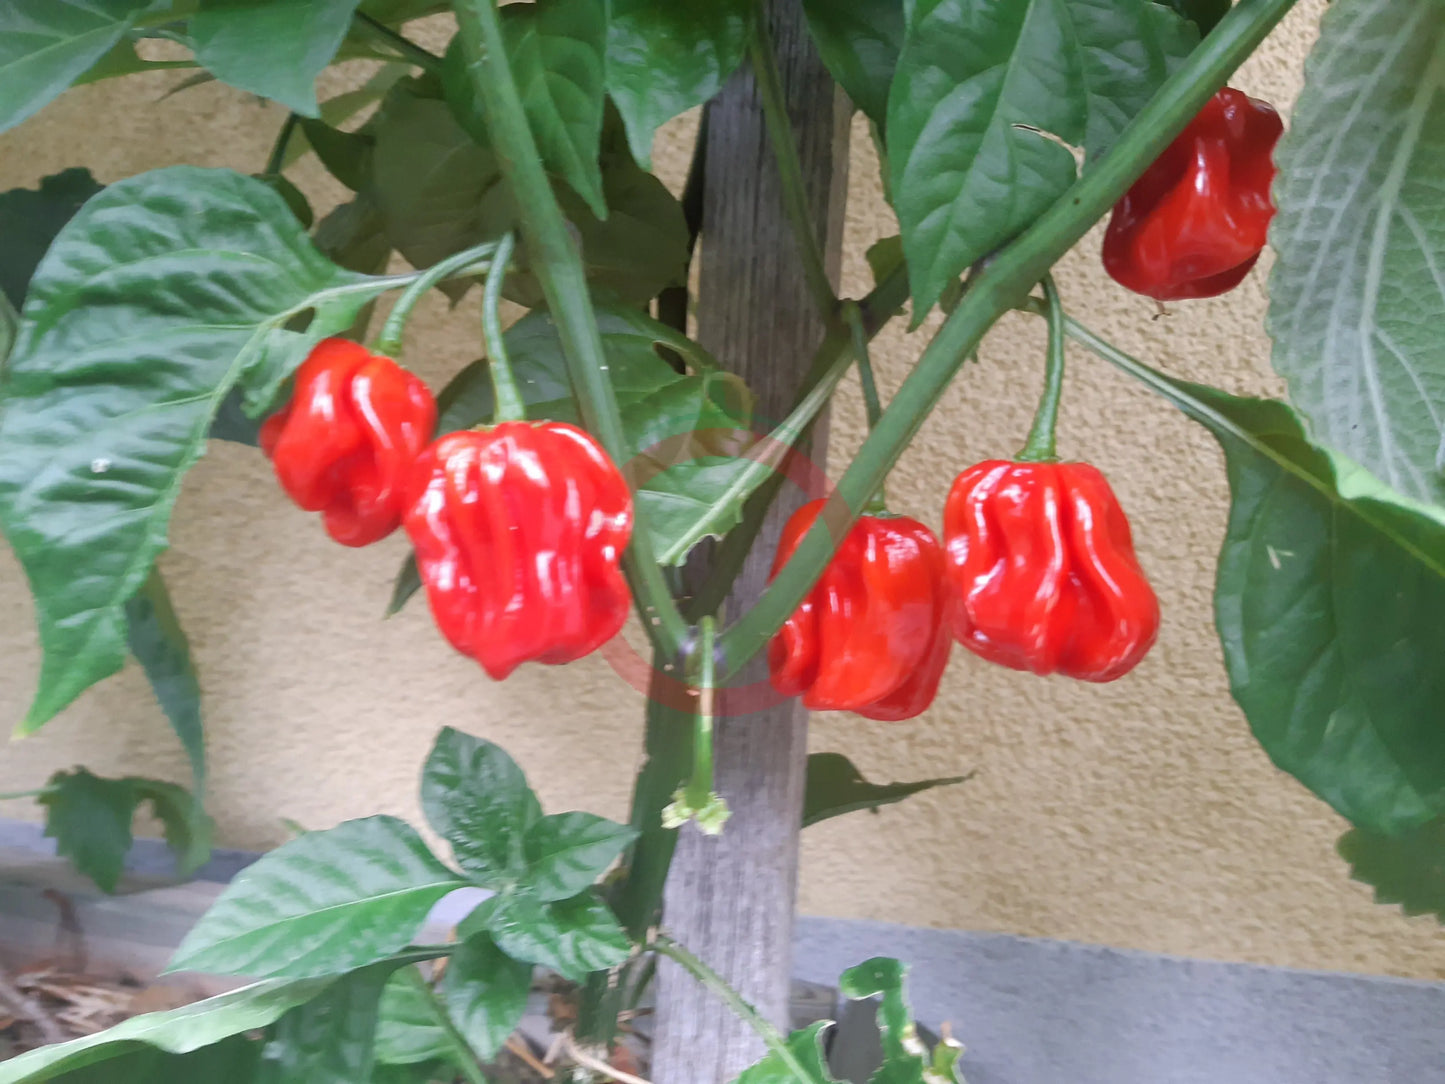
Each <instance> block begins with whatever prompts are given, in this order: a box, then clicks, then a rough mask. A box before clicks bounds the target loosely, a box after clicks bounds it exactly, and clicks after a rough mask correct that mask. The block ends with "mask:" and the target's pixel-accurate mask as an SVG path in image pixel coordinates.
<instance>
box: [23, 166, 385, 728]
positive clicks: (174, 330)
mask: <svg viewBox="0 0 1445 1084" xmlns="http://www.w3.org/2000/svg"><path fill="white" fill-rule="evenodd" d="M390 285H392V283H391V282H389V281H387V280H384V279H365V278H363V277H362V276H359V275H355V274H352V273H350V272H347V271H343V270H342V269H340V268H338V267H337V266H336V265H334V264H332V263H331V262H330V261H328V260H326V259H325V258H323V257H322V256H321V255H320V254H319V253H318V252H317V251H316V249H315V248H314V247H312V245H311V242H310V240H309V239H308V238H307V237H306V235H305V234H304V233H303V232H302V231H301V229H300V227H299V225H298V224H297V222H296V219H295V217H294V216H293V215H292V214H291V212H290V211H289V210H288V209H287V207H286V204H285V202H284V201H283V200H282V199H281V197H280V196H278V195H277V194H276V193H275V192H273V191H272V190H271V189H270V188H268V187H267V186H266V185H264V184H262V183H261V182H260V181H257V180H254V179H252V178H250V177H244V176H242V175H240V174H238V173H232V172H230V171H227V170H206V169H195V168H192V167H189V166H177V167H173V168H170V169H162V170H156V171H154V172H151V173H143V174H141V175H140V176H137V177H131V178H129V179H127V180H124V181H121V182H119V183H118V184H114V185H111V186H110V187H109V188H107V189H106V190H105V191H104V192H102V193H100V194H99V195H98V196H96V197H95V198H94V199H92V200H91V201H90V202H89V203H87V204H86V205H85V207H84V208H82V209H81V211H80V213H79V214H77V215H76V216H75V218H73V219H72V220H71V221H70V222H69V224H67V225H66V227H65V228H64V229H63V230H62V231H61V232H60V235H59V236H58V237H57V238H56V240H55V244H54V245H53V246H52V247H51V249H50V252H49V253H48V254H47V255H46V257H45V259H44V260H43V261H42V262H41V264H40V267H39V269H38V270H37V271H36V273H35V277H34V279H33V280H32V281H31V284H30V290H29V296H28V298H27V300H26V303H25V308H24V311H23V313H22V316H23V321H22V326H21V330H20V337H19V341H18V342H17V343H16V346H15V350H14V353H13V354H12V355H11V357H10V360H9V363H8V365H7V367H6V371H5V379H4V383H3V385H0V527H3V529H4V531H5V534H6V535H7V537H8V538H9V540H10V544H11V546H12V547H13V548H14V550H15V553H16V556H17V557H19V559H20V561H21V563H22V564H23V565H24V567H25V571H26V574H27V575H28V576H29V578H30V586H31V589H32V591H33V592H34V594H35V600H36V610H37V616H38V620H39V625H40V639H41V646H42V647H43V648H44V659H43V662H42V666H41V673H40V689H39V691H38V692H37V694H36V697H35V701H34V703H33V704H32V705H31V708H30V712H29V714H28V715H27V716H26V719H25V722H24V723H23V724H22V727H23V729H25V730H27V731H28V730H34V729H36V728H37V727H39V726H41V725H42V724H43V723H44V722H45V721H46V720H48V719H50V718H51V717H52V716H54V715H55V713H56V712H58V711H59V710H60V709H61V708H63V707H65V705H66V704H68V703H70V701H71V700H73V699H74V698H75V697H76V696H78V695H79V694H80V693H81V692H82V691H83V690H84V689H86V688H87V687H89V686H90V685H92V684H94V683H95V682H97V681H99V680H100V679H102V678H104V677H107V676H108V675H110V674H113V673H115V672H116V671H117V670H119V669H120V668H121V666H122V665H123V664H124V663H125V660H126V657H127V655H128V654H129V647H128V644H127V623H126V616H125V604H126V602H127V601H128V600H129V599H130V598H131V597H132V596H133V595H135V593H136V592H137V591H139V590H140V588H141V587H142V585H143V584H144V583H145V582H146V579H147V577H148V576H149V575H150V570H151V566H152V564H153V562H154V561H155V558H156V556H157V555H158V554H159V553H160V551H161V550H162V549H164V548H165V545H166V532H167V527H168V524H169V520H170V514H171V509H172V507H173V506H174V504H175V500H176V496H177V493H178V491H179V488H180V481H181V478H182V477H183V475H184V474H185V472H186V470H188V469H189V468H190V466H191V465H192V464H193V463H194V462H195V461H196V459H197V458H198V457H199V456H200V455H201V453H202V451H203V450H204V447H205V440H206V432H207V429H208V427H209V425H210V422H211V419H212V417H213V415H214V414H215V413H216V411H217V409H218V407H219V406H220V404H221V402H222V401H223V399H224V398H225V396H226V395H227V393H228V392H230V391H231V389H232V388H233V387H235V386H237V385H240V386H242V387H244V388H245V389H246V390H247V391H248V393H249V395H250V397H251V402H252V404H253V408H254V407H260V406H264V405H265V404H266V402H267V401H268V400H269V397H270V395H271V394H272V393H273V391H274V388H275V387H276V385H277V384H278V383H279V382H280V381H281V380H282V379H284V378H285V377H286V376H288V375H289V374H290V372H291V370H292V369H293V368H294V367H295V366H296V365H297V364H299V363H300V361H301V359H302V358H303V357H304V356H305V353H306V351H307V350H308V349H309V347H310V346H311V345H312V344H313V343H314V342H316V341H317V340H319V339H320V338H322V337H323V336H325V335H327V334H334V333H337V332H339V331H343V330H345V329H346V328H348V327H350V326H351V324H352V322H353V320H354V319H355V316H356V313H357V310H358V309H359V308H360V306H361V305H363V304H364V303H365V302H366V301H367V300H369V299H370V298H371V297H374V296H375V295H377V294H379V293H381V292H382V291H383V290H384V289H386V288H387V287H388V286H390ZM308 310H309V311H311V312H312V313H313V319H312V320H311V323H310V325H309V326H308V327H307V330H306V332H305V334H296V333H290V332H283V331H282V330H281V326H282V325H283V324H284V323H286V322H287V321H288V320H290V319H291V318H292V317H293V316H295V315H297V314H299V313H302V312H306V311H308Z"/></svg>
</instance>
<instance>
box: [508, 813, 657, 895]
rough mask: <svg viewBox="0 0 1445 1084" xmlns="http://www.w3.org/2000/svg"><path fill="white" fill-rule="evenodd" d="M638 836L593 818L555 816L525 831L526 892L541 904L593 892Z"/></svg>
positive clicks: (630, 830) (587, 815) (570, 815)
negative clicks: (587, 889) (591, 889)
mask: <svg viewBox="0 0 1445 1084" xmlns="http://www.w3.org/2000/svg"><path fill="white" fill-rule="evenodd" d="M636 838H637V833H636V832H635V831H633V830H632V829H631V828H629V827H628V826H627V825H625V824H618V823H617V822H616V821H610V820H608V819H607V818H606V817H599V816H597V815H595V814H593V813H582V812H573V813H553V814H552V815H550V816H547V817H543V818H542V819H541V820H539V821H537V823H535V824H533V825H532V826H531V828H529V829H528V830H527V837H526V841H525V849H526V854H527V881H526V884H527V888H528V889H530V890H531V891H532V892H533V893H534V894H535V895H536V896H537V898H538V899H540V900H546V901H550V900H565V899H569V898H571V897H572V896H575V895H577V893H579V892H581V891H582V890H583V889H586V888H589V887H591V885H592V882H594V881H595V880H597V878H599V877H601V876H602V874H603V873H605V872H606V871H607V867H608V866H610V865H612V863H613V862H614V861H615V860H616V859H617V856H618V855H620V854H621V853H622V852H623V851H624V850H625V849H626V848H627V845H628V844H629V843H631V842H632V841H633V840H634V839H636Z"/></svg>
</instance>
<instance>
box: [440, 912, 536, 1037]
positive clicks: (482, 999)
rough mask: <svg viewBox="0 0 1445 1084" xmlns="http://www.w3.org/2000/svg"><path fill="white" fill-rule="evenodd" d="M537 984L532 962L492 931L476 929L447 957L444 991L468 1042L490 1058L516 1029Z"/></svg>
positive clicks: (443, 995)
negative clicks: (513, 953)
mask: <svg viewBox="0 0 1445 1084" xmlns="http://www.w3.org/2000/svg"><path fill="white" fill-rule="evenodd" d="M531 990H532V965H531V964H529V963H523V962H521V961H519V960H514V959H512V958H511V957H510V956H508V955H506V954H505V953H504V952H502V950H501V949H499V948H497V946H496V943H495V942H494V941H493V940H492V939H491V938H490V937H489V936H487V935H486V934H484V933H479V934H473V935H472V936H471V937H468V938H467V939H466V940H465V941H463V942H462V943H461V945H460V946H458V948H457V950H456V951H455V952H454V953H452V956H451V959H449V960H448V961H447V970H446V974H445V975H443V976H442V984H441V995H442V1001H443V1003H444V1004H445V1005H446V1010H447V1013H448V1014H449V1015H450V1016H451V1020H452V1024H453V1025H455V1027H456V1029H457V1031H458V1032H460V1033H461V1036H462V1038H464V1039H465V1040H466V1041H467V1045H468V1046H470V1047H471V1048H472V1050H474V1051H475V1052H476V1054H477V1056H478V1057H480V1058H482V1059H484V1060H490V1059H491V1058H492V1057H494V1056H495V1055H496V1053H497V1051H499V1050H500V1049H501V1048H502V1044H503V1043H504V1042H506V1041H507V1036H509V1035H511V1034H512V1032H513V1031H514V1030H515V1029H516V1027H517V1023H518V1021H520V1020H521V1019H522V1013H523V1011H525V1009H526V1008H527V995H528V994H530V993H531Z"/></svg>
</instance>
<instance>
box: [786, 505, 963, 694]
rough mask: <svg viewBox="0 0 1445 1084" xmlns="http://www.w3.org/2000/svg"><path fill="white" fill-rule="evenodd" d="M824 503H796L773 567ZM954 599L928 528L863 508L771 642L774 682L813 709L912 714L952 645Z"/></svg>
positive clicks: (932, 688)
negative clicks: (866, 512) (863, 512)
mask: <svg viewBox="0 0 1445 1084" xmlns="http://www.w3.org/2000/svg"><path fill="white" fill-rule="evenodd" d="M826 504H827V502H826V501H821V500H819V501H811V502H809V503H808V504H805V505H804V506H803V507H802V508H800V509H798V511H797V512H795V513H793V516H792V518H791V519H790V520H789V521H788V524H787V526H786V527H785V528H784V529H783V536H782V539H781V541H780V543H779V546H778V553H777V556H776V557H775V558H774V560H773V573H774V575H776V574H777V571H778V569H780V568H782V567H783V565H784V564H785V563H786V562H787V560H788V558H789V557H791V556H792V553H793V551H794V550H795V549H797V547H798V543H799V542H800V541H802V538H803V536H804V535H805V534H807V533H808V528H810V527H811V526H812V525H813V521H814V520H816V519H817V518H818V514H819V513H820V512H821V511H822V509H823V507H824V506H825V505H826ZM950 606H951V602H950V594H949V590H948V583H947V580H946V576H945V569H944V560H943V550H942V548H941V547H940V546H939V544H938V540H937V539H936V538H934V536H933V532H932V531H930V530H929V529H928V528H927V527H925V526H924V525H923V524H921V523H919V522H918V521H917V520H915V519H909V518H908V517H907V516H863V517H861V518H860V519H859V520H858V522H857V523H855V524H854V525H853V527H852V529H851V530H849V532H848V535H847V537H845V538H844V539H843V544H842V545H841V546H839V547H838V551H837V553H835V554H834V556H833V560H832V562H831V563H830V564H829V565H828V568H827V569H826V570H825V571H824V573H823V575H822V577H821V578H820V579H819V580H818V583H817V585H816V586H814V588H813V590H812V591H810V592H809V593H808V597H807V598H806V599H804V600H803V604H802V605H801V606H799V607H798V609H797V610H796V611H795V612H794V613H793V615H792V616H791V617H789V618H788V620H787V622H786V623H785V624H784V625H783V627H782V629H781V630H780V631H779V632H778V634H777V635H776V636H774V637H773V640H772V642H771V643H770V644H769V645H768V668H769V670H770V672H771V675H772V682H773V688H775V689H777V690H778V692H780V693H782V694H784V695H785V696H802V698H803V703H804V704H805V705H807V706H808V707H809V708H810V709H812V710H814V711H853V712H857V713H858V714H859V715H863V716H866V717H867V718H869V719H882V720H888V721H896V720H901V719H911V718H912V717H913V716H915V715H918V714H920V713H921V712H923V711H924V710H925V709H926V708H927V707H928V705H929V704H931V703H932V702H933V697H934V694H935V693H937V692H938V682H939V679H940V678H941V677H942V676H943V668H944V666H945V665H947V663H948V653H949V650H950V649H951V647H952V646H953V645H952V638H951V636H950V632H949V610H950Z"/></svg>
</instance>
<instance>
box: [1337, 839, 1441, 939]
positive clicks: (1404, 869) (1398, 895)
mask: <svg viewBox="0 0 1445 1084" xmlns="http://www.w3.org/2000/svg"><path fill="white" fill-rule="evenodd" d="M1336 848H1337V849H1338V850H1339V852H1340V857H1342V858H1343V859H1344V860H1345V861H1346V862H1348V863H1349V864H1350V876H1351V877H1353V878H1354V879H1355V880H1357V881H1363V882H1364V883H1365V884H1367V885H1370V886H1371V887H1372V888H1374V890H1375V902H1376V903H1394V904H1398V905H1399V906H1400V908H1401V909H1402V910H1403V911H1404V912H1405V914H1407V915H1434V916H1435V917H1436V918H1437V919H1439V920H1440V921H1441V922H1445V820H1435V821H1431V822H1430V823H1429V824H1425V825H1422V826H1420V827H1419V828H1416V829H1414V830H1412V831H1409V832H1406V833H1405V834H1404V835H1400V836H1382V835H1378V834H1377V833H1374V832H1367V831H1365V830H1364V829H1362V828H1351V829H1350V830H1349V831H1348V832H1346V833H1345V834H1344V835H1342V836H1341V837H1340V841H1339V843H1338V844H1336Z"/></svg>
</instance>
